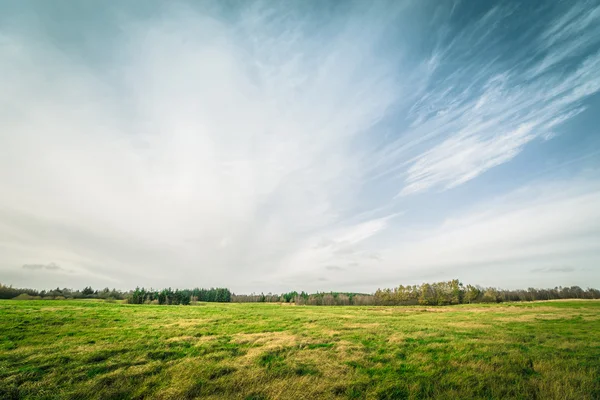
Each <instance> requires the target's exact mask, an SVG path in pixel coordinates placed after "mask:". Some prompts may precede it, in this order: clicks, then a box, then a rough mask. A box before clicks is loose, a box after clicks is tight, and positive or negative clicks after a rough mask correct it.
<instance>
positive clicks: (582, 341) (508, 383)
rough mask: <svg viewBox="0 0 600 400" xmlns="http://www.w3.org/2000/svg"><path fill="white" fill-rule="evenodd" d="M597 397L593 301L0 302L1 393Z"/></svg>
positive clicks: (599, 379)
mask: <svg viewBox="0 0 600 400" xmlns="http://www.w3.org/2000/svg"><path fill="white" fill-rule="evenodd" d="M149 397H151V398H162V399H192V398H207V399H211V398H212V399H220V398H228V399H229V398H231V399H315V398H339V399H404V398H408V399H422V398H447V399H456V398H469V399H471V398H472V399H476V398H479V399H495V398H502V399H506V398H538V399H598V398H600V301H555V302H554V301H553V302H536V303H512V304H500V305H495V304H494V305H483V304H481V305H462V306H448V307H309V306H291V305H277V304H214V303H212V304H201V305H197V306H149V305H123V304H116V303H105V302H99V301H84V300H82V301H2V302H0V398H1V399H11V398H31V399H38V398H39V399H54V398H77V399H83V398H85V399H88V398H92V399H111V398H112V399H117V398H120V399H128V398H149Z"/></svg>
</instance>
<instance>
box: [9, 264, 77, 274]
mask: <svg viewBox="0 0 600 400" xmlns="http://www.w3.org/2000/svg"><path fill="white" fill-rule="evenodd" d="M21 268H23V269H28V270H32V271H39V270H42V269H43V270H46V271H53V272H59V271H60V272H71V271H70V270H66V269H64V268H62V267H60V266H59V265H57V264H55V263H49V264H23V265H22V266H21Z"/></svg>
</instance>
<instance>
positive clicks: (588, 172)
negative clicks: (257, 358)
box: [0, 0, 600, 292]
mask: <svg viewBox="0 0 600 400" xmlns="http://www.w3.org/2000/svg"><path fill="white" fill-rule="evenodd" d="M0 80H1V87H2V90H1V91H0V193H1V194H2V195H1V196H0V281H1V282H3V283H9V284H14V285H17V286H30V287H40V288H42V287H55V286H61V287H63V286H74V287H80V286H85V285H92V286H94V287H99V286H110V287H118V288H130V287H132V286H136V285H145V286H154V287H163V286H172V287H184V286H185V287H187V286H229V287H230V288H232V289H233V290H234V291H236V292H252V291H256V292H260V291H264V292H268V291H273V292H279V291H284V290H290V289H298V290H301V289H303V290H310V291H313V290H355V291H373V290H375V289H376V288H377V287H390V286H395V285H398V284H412V283H420V282H423V281H432V280H441V279H450V278H455V277H458V278H460V279H461V280H462V281H464V282H468V283H474V284H482V285H493V286H500V287H506V288H515V287H530V286H535V287H554V286H557V285H580V286H582V287H588V286H596V287H598V286H600V268H599V262H600V246H599V245H598V243H600V178H599V177H600V174H599V172H600V112H599V111H600V95H599V92H600V2H598V1H563V2H559V1H556V2H534V1H523V2H510V1H508V2H507V1H504V2H491V1H454V2H452V1H447V2H439V1H421V0H419V1H417V0H412V1H411V0H408V1H390V2H386V1H376V2H362V1H356V2H323V1H315V2H308V1H302V2H301V1H297V2H276V1H263V2H261V1H228V2H222V1H214V2H209V1H204V2H189V3H188V2H169V3H164V2H151V1H129V2H121V1H105V2H102V4H99V3H98V2H76V3H73V2H69V1H64V2H61V1H54V2H46V1H12V2H11V1H8V2H2V3H1V4H0Z"/></svg>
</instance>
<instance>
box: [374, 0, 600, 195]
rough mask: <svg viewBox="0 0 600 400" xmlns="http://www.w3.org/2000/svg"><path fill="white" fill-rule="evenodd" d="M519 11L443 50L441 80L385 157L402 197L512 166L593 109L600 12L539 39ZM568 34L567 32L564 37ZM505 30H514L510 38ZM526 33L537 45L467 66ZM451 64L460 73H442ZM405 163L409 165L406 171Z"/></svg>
mask: <svg viewBox="0 0 600 400" xmlns="http://www.w3.org/2000/svg"><path fill="white" fill-rule="evenodd" d="M511 7H512V6H511V5H507V6H506V9H504V10H503V9H501V8H498V7H497V8H495V9H493V10H492V11H490V13H487V14H485V15H484V16H483V17H481V19H480V20H478V21H475V22H473V23H471V24H470V25H467V26H466V27H464V28H461V30H458V31H452V30H451V29H448V31H450V32H452V33H451V34H447V36H446V37H445V38H444V39H442V41H443V42H444V41H445V42H447V44H440V45H439V46H438V48H443V49H444V50H443V51H437V52H434V54H433V56H432V59H434V60H435V63H434V65H435V68H434V71H433V73H431V74H429V75H428V79H427V80H426V81H425V84H424V86H423V87H424V89H423V93H422V94H421V95H420V96H419V97H417V98H416V99H415V102H414V104H413V106H412V107H411V109H410V111H409V114H408V116H409V118H411V119H412V123H411V125H410V128H409V129H408V130H406V131H404V132H402V134H401V135H399V138H398V139H397V140H396V142H395V143H394V144H392V145H390V146H388V147H386V148H385V149H383V150H382V151H381V156H380V157H379V158H380V160H381V161H380V162H379V163H378V165H377V170H378V171H379V172H378V173H379V174H382V175H388V174H400V175H401V176H402V177H403V179H404V183H405V184H404V187H403V188H402V189H401V190H400V192H399V195H400V196H406V195H411V194H415V193H422V192H425V191H427V190H431V189H437V191H443V190H447V189H452V188H455V187H457V186H459V185H461V184H463V183H465V182H468V181H470V180H472V179H474V178H476V177H478V176H480V175H481V174H483V173H485V172H486V171H487V170H489V169H491V168H493V167H496V166H498V165H501V164H504V163H506V162H508V161H510V160H512V159H513V158H514V157H516V156H517V155H518V154H519V153H521V152H522V151H523V149H524V148H525V146H526V145H527V144H529V143H530V142H532V141H533V140H535V139H536V138H540V137H541V138H543V139H546V140H548V139H550V138H552V137H554V136H556V132H555V131H554V130H553V128H555V127H556V126H558V125H560V124H562V123H564V122H566V121H568V120H569V119H572V118H573V117H575V116H577V115H578V114H579V113H581V112H582V111H584V110H585V106H584V105H583V103H584V101H585V100H586V99H587V98H588V97H589V96H591V95H593V94H595V93H598V91H600V72H599V71H600V53H599V52H598V49H599V48H598V46H599V45H600V34H599V33H600V31H598V26H600V24H595V23H594V22H595V21H596V19H599V18H600V8H594V9H592V10H589V9H588V7H587V6H586V5H584V3H582V2H581V3H575V4H574V5H573V9H572V11H573V12H572V15H570V16H569V17H568V18H567V19H568V22H565V21H564V20H563V19H564V18H565V17H561V16H558V17H556V18H555V19H551V20H550V21H544V23H543V24H542V26H548V27H551V28H549V29H546V30H542V31H541V32H538V33H532V32H531V29H530V27H527V26H522V25H519V23H518V22H517V21H518V19H516V18H513V13H512V12H511ZM492 16H494V18H495V21H494V23H493V24H490V23H489V22H488V20H489V19H490V18H491V17H492ZM562 25H567V26H568V28H567V27H565V28H564V29H555V28H556V27H557V26H562ZM506 26H510V27H511V31H503V29H504V28H503V27H506ZM538 26H540V25H539V24H538ZM519 30H528V31H529V32H528V34H530V35H532V36H535V35H536V34H537V39H536V40H534V41H532V42H531V43H530V44H527V43H525V44H523V43H521V44H520V45H519V46H520V47H519V48H518V49H515V48H514V47H512V46H510V47H508V46H507V47H501V46H500V45H497V46H495V47H494V46H492V47H494V48H495V49H496V51H497V53H498V54H497V56H496V57H494V58H492V60H491V61H481V60H479V59H477V58H476V57H472V58H467V59H466V60H465V51H468V52H475V53H477V52H479V53H480V54H486V49H489V48H490V46H491V43H490V41H491V40H492V39H491V38H492V37H493V38H494V40H495V41H498V40H501V39H506V38H507V35H510V34H513V33H514V32H515V31H519ZM475 38H479V39H478V40H475ZM484 38H485V39H487V40H484ZM465 40H466V41H465ZM557 42H559V43H560V45H555V44H554V43H557ZM493 44H496V43H493ZM464 46H468V47H469V50H466V49H465V48H464ZM532 55H534V56H535V57H532ZM501 57H503V58H505V59H506V60H507V62H501V61H500V60H499V58H501ZM482 60H485V58H482ZM567 60H569V61H570V64H569V68H566V66H565V64H564V63H565V61H567ZM445 65H457V67H456V69H455V70H453V71H452V73H450V74H446V73H442V72H436V70H438V71H442V70H445V69H444V68H443V67H444V66H445ZM436 139H438V140H436ZM400 156H404V157H406V158H408V160H403V161H400V162H399V157H400Z"/></svg>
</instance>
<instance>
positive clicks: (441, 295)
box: [0, 279, 600, 306]
mask: <svg viewBox="0 0 600 400" xmlns="http://www.w3.org/2000/svg"><path fill="white" fill-rule="evenodd" d="M14 298H19V299H30V300H34V299H50V300H61V299H85V298H91V299H105V300H122V301H124V302H126V303H129V304H159V305H189V304H194V303H196V302H221V303H229V302H233V303H290V304H296V305H314V306H350V305H356V306H358V305H418V304H421V305H451V304H470V303H501V302H505V301H534V300H558V299H600V290H598V289H592V288H587V289H582V288H581V287H579V286H570V287H562V286H558V287H555V288H553V289H535V288H529V289H498V288H494V287H482V286H478V285H463V284H462V283H461V282H460V281H459V280H458V279H453V280H450V281H442V282H434V283H423V284H421V285H407V286H404V285H400V286H397V287H394V288H389V289H377V291H375V293H372V294H365V293H351V292H317V293H311V294H309V293H307V292H304V291H302V292H297V291H292V292H287V293H282V294H273V293H267V294H264V293H260V294H254V293H253V294H249V295H248V294H235V293H232V292H231V291H230V290H229V289H227V288H211V289H201V288H194V289H175V290H173V289H171V288H168V289H162V290H155V289H145V288H143V287H142V288H139V287H137V288H135V289H134V290H130V291H121V290H117V289H109V288H104V289H101V290H94V289H92V288H91V287H90V286H88V287H85V288H83V289H81V290H73V289H67V288H63V289H60V288H56V289H51V290H41V291H39V290H36V289H22V288H13V287H12V286H6V285H2V284H1V283H0V299H14Z"/></svg>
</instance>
